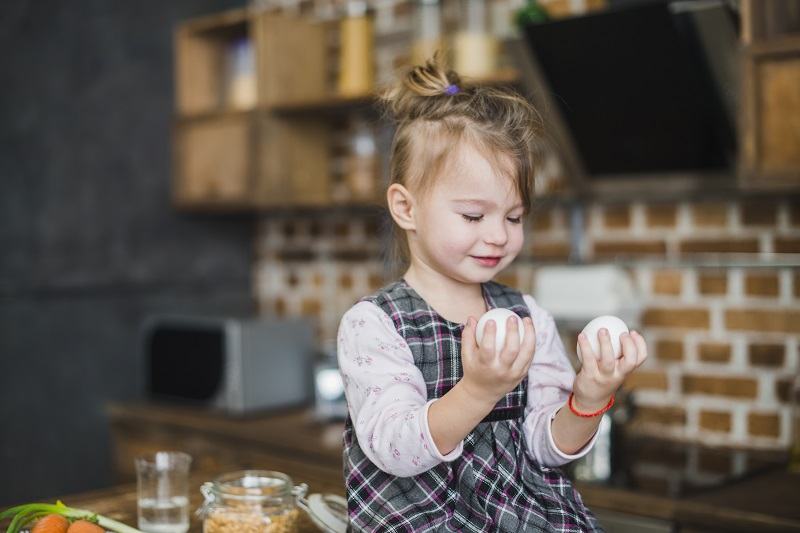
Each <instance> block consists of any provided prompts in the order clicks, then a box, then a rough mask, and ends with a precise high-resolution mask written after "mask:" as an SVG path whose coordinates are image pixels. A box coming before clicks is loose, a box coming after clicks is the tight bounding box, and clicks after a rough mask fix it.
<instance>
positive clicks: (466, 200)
mask: <svg viewBox="0 0 800 533" xmlns="http://www.w3.org/2000/svg"><path fill="white" fill-rule="evenodd" d="M453 203H454V204H471V205H479V206H487V207H497V204H495V203H494V202H492V201H491V200H481V199H479V198H459V199H457V200H453ZM520 207H522V204H517V205H515V206H514V207H512V208H511V209H512V210H513V209H518V208H520Z"/></svg>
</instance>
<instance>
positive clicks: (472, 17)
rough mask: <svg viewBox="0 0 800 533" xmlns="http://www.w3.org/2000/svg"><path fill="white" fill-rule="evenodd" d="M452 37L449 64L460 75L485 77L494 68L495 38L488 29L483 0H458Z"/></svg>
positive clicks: (496, 44)
mask: <svg viewBox="0 0 800 533" xmlns="http://www.w3.org/2000/svg"><path fill="white" fill-rule="evenodd" d="M461 6H462V8H461V23H460V28H459V31H458V32H457V33H456V35H455V36H454V38H453V67H454V68H455V70H456V72H458V73H459V74H461V75H462V76H469V77H473V78H489V77H491V76H492V75H493V74H494V73H495V71H496V70H497V60H498V54H499V42H498V41H497V38H496V37H495V36H494V35H491V34H490V33H489V26H488V17H487V10H486V0H462V1H461Z"/></svg>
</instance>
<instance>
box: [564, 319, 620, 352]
mask: <svg viewBox="0 0 800 533" xmlns="http://www.w3.org/2000/svg"><path fill="white" fill-rule="evenodd" d="M602 328H606V329H607V330H608V335H609V337H611V347H612V348H613V349H614V355H616V356H617V357H622V344H620V340H619V337H620V335H622V334H623V333H625V332H627V331H628V326H626V325H625V322H623V321H622V319H620V318H617V317H615V316H611V315H603V316H599V317H597V318H595V319H593V320H592V321H590V322H589V323H588V324H586V327H585V328H583V331H582V333H585V334H586V337H587V338H588V339H589V344H591V345H592V351H594V353H595V355H596V356H597V357H598V358H599V357H600V340H599V338H598V336H597V334H598V332H599V331H600V330H601V329H602ZM577 353H578V359H579V360H580V361H583V355H582V354H581V346H580V343H578V348H577Z"/></svg>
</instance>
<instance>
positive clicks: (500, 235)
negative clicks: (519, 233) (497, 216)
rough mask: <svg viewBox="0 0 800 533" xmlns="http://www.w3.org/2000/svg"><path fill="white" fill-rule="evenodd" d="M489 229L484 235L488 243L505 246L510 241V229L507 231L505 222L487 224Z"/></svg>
mask: <svg viewBox="0 0 800 533" xmlns="http://www.w3.org/2000/svg"><path fill="white" fill-rule="evenodd" d="M487 226H488V230H487V233H486V235H484V240H485V241H486V242H487V243H488V244H494V245H497V246H503V245H504V244H505V243H506V241H508V231H506V227H505V224H502V223H500V224H491V225H489V224H487Z"/></svg>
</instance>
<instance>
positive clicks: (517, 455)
mask: <svg viewBox="0 0 800 533" xmlns="http://www.w3.org/2000/svg"><path fill="white" fill-rule="evenodd" d="M482 289H483V296H484V300H485V301H486V303H487V304H488V306H489V307H490V308H494V307H506V308H509V309H511V310H513V311H514V312H516V313H517V314H518V315H520V316H522V317H525V316H529V315H530V312H529V310H528V306H527V305H526V304H525V301H524V300H523V299H522V295H520V294H519V292H517V291H515V290H513V289H511V288H508V287H505V286H503V285H501V284H499V283H494V282H489V283H485V284H483V285H482ZM362 300H366V301H371V302H373V303H375V304H376V305H378V306H379V307H380V308H381V309H382V310H383V311H384V312H386V314H387V315H388V316H389V317H391V319H392V320H393V322H394V324H395V327H396V328H397V331H398V332H399V333H400V335H401V336H402V337H403V338H404V339H405V340H406V342H407V344H408V346H409V348H410V349H411V352H412V354H413V356H414V363H415V364H416V365H417V366H418V367H419V369H420V371H421V372H422V375H423V377H424V379H425V383H426V386H427V392H428V398H429V399H431V398H439V397H441V396H442V395H444V394H445V393H446V392H447V391H449V390H450V389H451V388H452V387H453V385H455V383H456V382H458V380H459V379H461V377H462V374H463V371H462V368H461V357H460V353H461V331H462V329H463V327H462V326H460V325H459V324H456V323H455V322H450V321H448V320H446V319H444V318H442V317H441V316H439V315H438V314H437V313H436V312H435V311H434V310H433V309H431V308H430V306H428V304H427V303H426V302H425V301H424V300H423V299H422V298H421V297H420V296H419V295H418V294H417V293H416V291H414V289H413V288H411V287H410V286H409V285H408V284H407V283H406V282H405V281H404V280H402V279H401V280H399V281H396V282H394V283H392V284H390V285H387V286H386V287H384V288H383V289H380V290H379V291H378V292H376V293H375V294H373V295H371V296H368V297H366V298H363V299H362ZM525 390H526V383H525V382H523V383H522V384H521V385H520V386H519V387H518V388H517V389H515V390H514V391H512V392H511V393H509V394H508V395H506V396H505V397H504V398H503V399H502V400H501V401H500V402H499V403H498V405H497V406H496V407H495V409H494V410H493V411H492V414H491V415H490V417H494V418H492V421H484V422H482V423H480V424H478V426H477V427H476V428H475V429H474V430H473V431H472V432H471V433H469V435H467V437H466V438H465V439H464V451H463V453H462V455H461V456H460V457H459V458H457V459H455V460H454V461H452V462H446V463H440V464H439V465H437V466H435V467H433V468H431V469H430V470H427V471H425V472H423V473H421V474H419V475H416V476H412V477H396V476H392V475H389V474H387V473H385V472H383V471H382V470H380V469H379V468H378V467H377V466H375V465H374V464H373V463H372V462H371V461H370V460H369V459H368V458H367V456H366V455H365V454H364V452H363V451H362V449H361V447H360V446H359V444H358V441H357V439H356V435H355V430H354V428H353V424H352V421H351V420H350V418H349V417H348V419H347V420H346V422H345V433H344V471H345V472H344V473H345V480H346V485H347V506H348V513H349V515H350V529H351V530H355V531H382V532H383V531H386V532H419V531H437V532H438V531H471V532H502V533H506V532H507V533H512V532H513V533H517V532H520V531H552V532H560V533H573V532H576V533H577V532H584V531H600V530H601V529H600V526H599V525H598V523H597V521H596V520H595V518H594V516H593V515H592V514H591V512H590V511H589V510H588V509H587V508H586V507H585V506H584V504H583V501H582V500H581V497H580V495H579V494H578V492H577V491H576V490H575V489H574V488H573V487H572V484H571V483H570V481H569V480H568V479H567V478H566V477H565V476H564V475H563V474H562V473H561V471H560V470H558V469H554V468H547V467H544V466H541V465H539V464H537V463H536V462H535V461H533V460H532V459H531V458H530V457H529V456H528V455H527V454H526V452H525V449H524V435H523V428H522V423H523V412H522V409H524V406H525V401H526V395H525ZM512 415H513V416H512ZM487 418H489V417H487Z"/></svg>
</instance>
